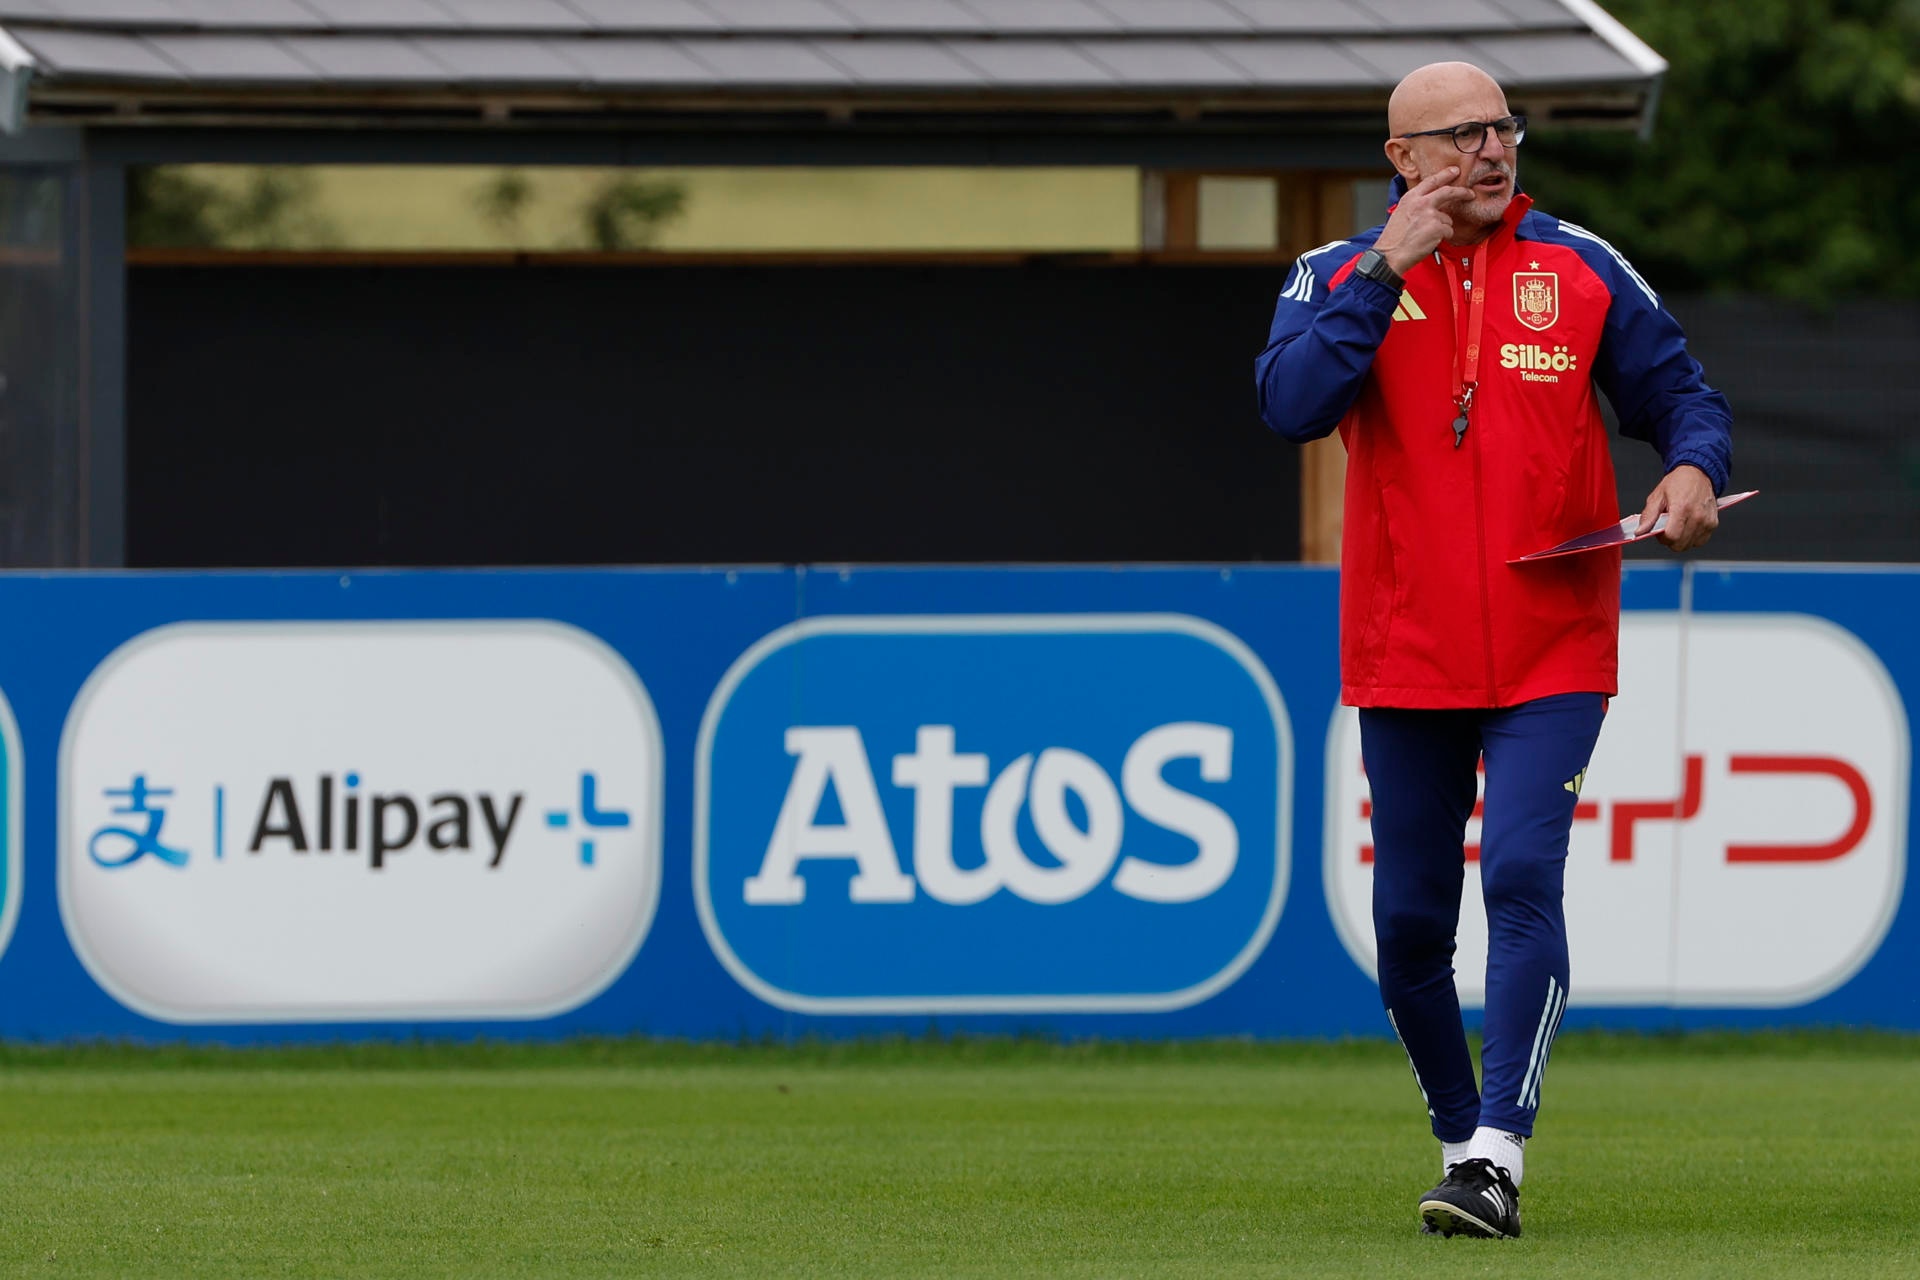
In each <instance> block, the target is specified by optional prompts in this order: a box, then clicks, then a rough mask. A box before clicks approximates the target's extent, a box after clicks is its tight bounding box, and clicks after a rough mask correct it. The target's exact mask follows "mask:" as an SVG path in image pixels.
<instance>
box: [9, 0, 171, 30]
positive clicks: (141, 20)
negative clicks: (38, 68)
mask: <svg viewBox="0 0 1920 1280" xmlns="http://www.w3.org/2000/svg"><path fill="white" fill-rule="evenodd" d="M0 17H20V18H40V19H43V20H45V21H49V22H73V23H96V24H99V25H101V26H121V25H140V24H146V23H155V22H159V23H178V22H180V21H181V16H180V13H179V11H178V7H177V6H176V5H175V4H174V3H173V0H6V3H4V4H0Z"/></svg>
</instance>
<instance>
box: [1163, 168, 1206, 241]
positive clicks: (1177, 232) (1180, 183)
mask: <svg viewBox="0 0 1920 1280" xmlns="http://www.w3.org/2000/svg"><path fill="white" fill-rule="evenodd" d="M1164 181H1165V183H1166V200H1167V206H1166V207H1167V215H1166V222H1165V224H1164V226H1165V234H1166V241H1165V243H1164V244H1162V245H1161V246H1160V247H1161V248H1163V249H1176V250H1178V249H1198V248H1199V247H1200V175H1199V174H1197V173H1169V174H1166V175H1165V177H1164Z"/></svg>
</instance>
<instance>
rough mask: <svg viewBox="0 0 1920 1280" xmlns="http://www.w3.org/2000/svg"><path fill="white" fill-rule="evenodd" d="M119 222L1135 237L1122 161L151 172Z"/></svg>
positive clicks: (774, 248) (993, 238) (133, 235)
mask: <svg viewBox="0 0 1920 1280" xmlns="http://www.w3.org/2000/svg"><path fill="white" fill-rule="evenodd" d="M1268 185H1271V184H1268ZM127 230H128V243H129V244H130V245H131V246H133V247H135V248H168V247H172V248H220V249H267V250H295V251H326V250H348V251H383V250H384V251H409V250H411V251H421V252H446V251H469V252H474V251H478V252H486V251H494V252H498V251H502V250H506V251H516V252H520V251H525V252H539V251H582V250H589V251H590V250H608V251H622V250H636V249H652V250H659V251H663V252H668V253H673V252H695V253H755V252H780V253H798V252H1129V251H1133V250H1137V249H1138V248H1139V247H1140V177H1139V171H1138V170H1136V169H1131V168H1071V169H1041V168H1021V169H977V168H952V169H946V168H912V169H897V168H895V169H803V168H767V169H725V168H699V169H587V168H560V167H539V168H523V169H490V168H477V167H468V166H458V165H439V166H370V165H367V166H310V167H272V168H260V167H250V166H225V165H191V166H167V167H160V168H152V169H143V170H136V171H134V172H133V174H132V175H131V180H130V184H129V188H128V209H127Z"/></svg>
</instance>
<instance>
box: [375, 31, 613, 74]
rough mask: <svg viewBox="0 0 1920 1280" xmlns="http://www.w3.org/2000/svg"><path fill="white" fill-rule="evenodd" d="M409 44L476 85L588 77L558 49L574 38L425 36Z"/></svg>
mask: <svg viewBox="0 0 1920 1280" xmlns="http://www.w3.org/2000/svg"><path fill="white" fill-rule="evenodd" d="M410 43H411V44H412V45H413V47H414V48H415V49H416V50H417V51H418V52H420V53H421V54H423V55H425V56H426V57H427V58H428V59H429V60H431V61H432V62H434V63H435V64H437V65H439V66H441V67H444V68H446V69H447V70H448V71H450V72H452V73H453V78H454V79H457V80H462V81H468V82H471V83H475V84H577V83H579V82H581V81H583V80H585V79H587V75H586V71H585V69H584V68H583V67H581V66H580V65H579V64H578V63H576V62H574V61H572V60H571V59H568V58H565V57H563V56H561V54H560V53H559V52H558V49H559V48H562V47H564V46H565V45H566V44H572V43H575V42H573V41H564V42H561V41H546V40H513V39H507V38H504V37H498V36H492V37H485V38H467V39H454V38H445V37H442V38H436V37H432V36H423V37H421V38H419V39H416V40H413V41H411V42H410Z"/></svg>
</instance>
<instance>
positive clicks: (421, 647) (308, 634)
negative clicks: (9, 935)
mask: <svg viewBox="0 0 1920 1280" xmlns="http://www.w3.org/2000/svg"><path fill="white" fill-rule="evenodd" d="M662 776H663V775H662V744H661V740H660V730H659V723H658V720H657V718H656V717H655V713H654V710H653V706H652V702H651V700H650V699H649V698H648V696H647V694H646V691H645V689H644V688H643V687H642V686H641V685H640V682H639V680H638V679H637V678H636V677H635V676H634V674H633V672H632V669H631V668H630V667H628V666H627V664H626V663H625V661H624V660H622V659H621V658H620V656H619V655H618V654H617V653H615V652H614V651H613V650H612V649H610V648H608V647H607V646H606V645H605V644H604V643H603V642H601V641H599V640H597V639H596V638H594V637H592V636H590V635H588V634H587V633H585V632H582V631H579V630H578V629H576V628H573V627H569V626H565V625H563V624H560V623H555V622H546V621H525V622H491V621H476V622H423V623H407V622H394V623H353V622H337V623H329V622H303V623H207V624H183V625H177V626H168V627H161V628H159V629H157V630H155V631H151V632H148V633H146V634H144V635H142V636H139V637H136V638H135V639H134V640H132V641H130V642H129V643H128V644H126V645H124V646H122V647H121V649H119V650H118V651H116V652H115V653H114V654H112V655H110V656H109V657H108V659H107V660H106V661H105V662H103V663H102V664H101V666H100V667H99V669H98V670H96V672H95V673H94V675H93V677H92V678H91V679H90V680H89V681H88V683H87V686H86V687H85V688H84V689H83V690H82V692H81V694H80V697H79V698H78V699H76V701H75V705H74V708H73V710H72V712H71V713H70V714H69V717H68V723H67V730H66V734H65V736H64V738H63V740H62V745H61V759H60V803H61V811H60V819H61V837H60V853H59V862H58V874H59V888H60V908H61V914H62V918H63V919H64V920H65V922H66V925H67V930H68V934H69V936H70V937H71V938H72V940H73V942H74V947H75V950H76V952H77V953H78V954H79V956H80V958H81V960H82V962H83V963H84V964H85V965H86V967H87V968H88V970H89V971H90V972H91V973H92V974H93V975H94V977H95V979H96V980H97V981H99V982H100V984H101V985H102V986H103V987H105V988H106V989H107V990H108V991H109V992H110V993H112V994H113V995H114V996H115V997H116V998H118V999H119V1000H121V1002H122V1003H124V1004H127V1005H129V1006H130V1007H132V1008H134V1009H136V1010H138V1011H139V1012H142V1013H145V1014H147V1015H148V1016H150V1017H154V1018H158V1019H162V1020H166V1021H173V1022H260V1021H296V1022H297V1021H320V1022H324V1021H349V1020H366V1019H415V1018H419V1019H434V1018H532V1017H545V1016H551V1015H552V1014H554V1013H557V1012H561V1011H564V1010H566V1009H569V1008H573V1007H575V1006H577V1005H579V1004H580V1003H582V1002H583V1001H585V1000H587V999H590V998H591V997H592V996H593V995H595V994H597V993H598V992H599V991H600V990H601V989H603V988H604V987H605V986H606V985H607V983H609V982H611V981H612V980H613V979H614V978H615V977H617V976H618V974H619V973H620V972H621V971H622V970H624V969H625V967H626V965H627V963H628V962H629V961H630V960H631V958H632V956H633V954H634V952H635V951H636V950H637V949H638V947H639V945H640V942H641V940H642V939H643V938H644V937H645V935H646V932H647V930H648V928H649V926H650V924H651V921H652V918H653V913H654V909H655V907H656V905H657V903H658V898H659V884H660V841H661V827H660V821H661V809H660V789H661V785H662Z"/></svg>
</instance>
